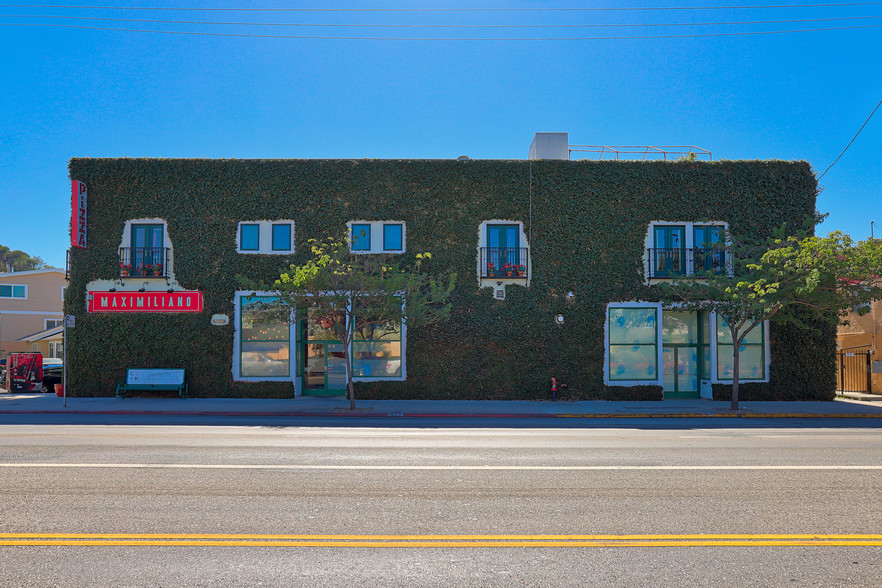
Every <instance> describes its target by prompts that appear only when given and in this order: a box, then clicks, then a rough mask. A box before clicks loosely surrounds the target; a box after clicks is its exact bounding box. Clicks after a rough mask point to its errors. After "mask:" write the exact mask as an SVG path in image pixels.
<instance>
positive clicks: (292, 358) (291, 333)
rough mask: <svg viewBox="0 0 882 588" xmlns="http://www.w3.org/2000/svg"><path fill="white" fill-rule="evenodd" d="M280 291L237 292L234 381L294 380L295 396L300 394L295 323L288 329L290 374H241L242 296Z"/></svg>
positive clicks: (234, 327) (274, 293) (264, 294)
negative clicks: (297, 384) (297, 382)
mask: <svg viewBox="0 0 882 588" xmlns="http://www.w3.org/2000/svg"><path fill="white" fill-rule="evenodd" d="M278 295H279V293H278V292H266V291H259V292H254V291H240V292H236V293H235V296H234V298H233V304H234V307H233V317H234V318H233V358H232V359H233V381H234V382H294V383H295V396H299V390H298V388H297V386H296V380H297V379H298V378H297V377H296V374H297V347H296V344H297V329H295V328H294V324H292V325H291V327H290V328H289V329H288V345H289V347H288V357H289V361H288V375H287V376H243V375H241V369H242V366H241V364H240V359H241V351H242V345H241V343H242V341H241V333H240V329H241V325H242V298H250V297H251V296H278Z"/></svg>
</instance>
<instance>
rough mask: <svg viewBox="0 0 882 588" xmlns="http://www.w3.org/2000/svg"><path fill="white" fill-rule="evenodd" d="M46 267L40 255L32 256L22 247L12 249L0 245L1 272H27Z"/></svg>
mask: <svg viewBox="0 0 882 588" xmlns="http://www.w3.org/2000/svg"><path fill="white" fill-rule="evenodd" d="M45 267H46V262H44V261H43V260H42V259H40V258H39V257H36V256H34V257H31V256H30V255H28V254H27V253H25V252H24V251H21V250H20V249H10V248H9V247H6V246H5V245H0V272H25V271H28V270H35V269H43V268H45Z"/></svg>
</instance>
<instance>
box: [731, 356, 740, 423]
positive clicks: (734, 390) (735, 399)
mask: <svg viewBox="0 0 882 588" xmlns="http://www.w3.org/2000/svg"><path fill="white" fill-rule="evenodd" d="M739 347H741V346H740V345H733V346H732V369H733V372H734V373H733V374H732V410H738V380H739V377H738V376H739V374H738V370H739V369H740V367H739V365H738V364H739V359H740V357H739V356H740V355H741V352H740V351H739V349H738V348H739Z"/></svg>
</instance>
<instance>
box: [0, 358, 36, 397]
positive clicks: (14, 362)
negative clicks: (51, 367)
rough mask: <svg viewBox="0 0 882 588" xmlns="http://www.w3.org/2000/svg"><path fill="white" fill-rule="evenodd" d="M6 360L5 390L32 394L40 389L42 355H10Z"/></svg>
mask: <svg viewBox="0 0 882 588" xmlns="http://www.w3.org/2000/svg"><path fill="white" fill-rule="evenodd" d="M6 359H7V364H6V367H7V374H6V389H7V390H9V391H10V392H32V391H35V390H40V389H41V388H42V386H43V355H42V354H41V353H10V354H9V357H7V358H6Z"/></svg>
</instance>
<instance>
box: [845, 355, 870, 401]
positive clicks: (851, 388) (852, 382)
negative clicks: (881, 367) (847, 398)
mask: <svg viewBox="0 0 882 588" xmlns="http://www.w3.org/2000/svg"><path fill="white" fill-rule="evenodd" d="M836 363H837V366H838V369H837V370H836V390H837V391H839V392H866V393H868V394H870V393H872V392H873V380H872V377H873V376H872V372H871V371H870V351H869V350H868V349H865V350H857V349H843V350H842V351H837V352H836Z"/></svg>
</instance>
